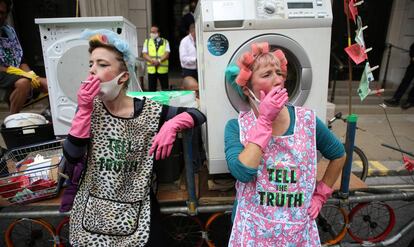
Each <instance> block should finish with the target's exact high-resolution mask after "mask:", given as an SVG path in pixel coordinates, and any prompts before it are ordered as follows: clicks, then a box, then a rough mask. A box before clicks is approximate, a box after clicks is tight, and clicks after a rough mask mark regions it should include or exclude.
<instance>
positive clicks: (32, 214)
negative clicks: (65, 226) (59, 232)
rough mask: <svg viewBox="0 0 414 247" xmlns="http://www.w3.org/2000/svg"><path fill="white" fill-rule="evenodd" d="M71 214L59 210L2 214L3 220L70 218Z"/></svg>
mask: <svg viewBox="0 0 414 247" xmlns="http://www.w3.org/2000/svg"><path fill="white" fill-rule="evenodd" d="M69 215H70V212H65V213H61V212H59V211H58V210H35V211H21V212H1V211H0V219H1V218H43V217H61V216H69Z"/></svg>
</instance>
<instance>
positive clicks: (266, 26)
mask: <svg viewBox="0 0 414 247" xmlns="http://www.w3.org/2000/svg"><path fill="white" fill-rule="evenodd" d="M195 19H196V40H197V63H198V71H199V72H198V73H199V90H200V107H201V111H203V113H205V114H206V116H207V123H206V125H205V127H204V131H203V139H204V144H205V149H206V152H207V159H208V168H209V172H210V174H217V173H227V172H228V169H227V165H226V162H225V155H224V128H225V125H226V123H227V121H228V120H230V119H232V118H237V116H238V112H239V111H246V110H249V109H250V107H249V105H248V104H246V102H244V101H242V100H241V99H240V97H239V96H238V95H237V93H236V92H235V91H234V90H232V88H231V87H230V86H229V85H228V84H227V83H226V82H225V75H224V71H225V69H226V67H227V66H228V65H229V64H230V63H235V62H236V61H237V59H238V58H239V57H240V55H241V54H243V53H244V52H245V51H248V50H250V46H251V44H252V43H255V42H264V41H266V42H269V44H270V46H271V48H272V49H276V48H278V49H281V50H283V51H284V53H285V55H286V58H287V60H288V76H287V80H286V83H285V84H286V87H287V89H288V93H289V101H290V102H291V103H292V104H294V105H298V106H305V107H308V108H312V109H314V110H315V111H316V113H317V116H318V117H319V118H320V119H322V120H325V116H326V104H327V93H328V74H329V58H330V40H331V24H332V10H331V2H330V0H255V1H253V0H200V1H199V4H198V6H197V9H196V13H195Z"/></svg>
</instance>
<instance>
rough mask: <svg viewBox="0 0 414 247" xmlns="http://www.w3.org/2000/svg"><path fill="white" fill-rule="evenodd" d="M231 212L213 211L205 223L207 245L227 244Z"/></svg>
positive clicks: (216, 246)
mask: <svg viewBox="0 0 414 247" xmlns="http://www.w3.org/2000/svg"><path fill="white" fill-rule="evenodd" d="M232 225H233V224H232V222H231V212H224V213H215V214H213V215H212V216H210V218H208V220H207V223H206V227H205V228H206V232H207V245H208V246H209V247H222V246H223V247H224V246H227V245H228V243H229V239H230V234H231V228H232Z"/></svg>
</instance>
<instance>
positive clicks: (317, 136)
mask: <svg viewBox="0 0 414 247" xmlns="http://www.w3.org/2000/svg"><path fill="white" fill-rule="evenodd" d="M251 48H252V49H251V52H246V53H244V54H243V55H242V56H241V57H240V58H239V60H238V61H237V65H229V67H228V68H227V69H226V81H227V83H230V84H231V85H232V88H233V89H234V90H236V91H237V92H238V94H239V95H240V96H241V97H242V98H244V99H245V100H247V101H248V102H249V104H250V106H251V110H250V111H247V112H240V114H239V117H238V119H237V120H236V119H233V120H230V121H229V122H228V123H227V125H226V129H225V152H226V160H227V164H228V167H229V170H230V172H231V174H232V175H233V176H234V177H235V178H236V179H237V182H236V189H237V197H236V202H235V208H234V210H233V217H234V223H233V229H232V232H231V237H230V240H229V246H320V240H319V235H318V229H317V227H316V224H315V218H316V217H317V215H318V213H319V211H320V210H321V208H322V206H323V204H324V203H325V202H326V201H327V199H328V198H329V197H330V195H331V194H332V192H333V190H332V188H331V187H332V186H333V184H334V182H335V181H336V179H337V178H338V176H339V173H340V171H341V169H342V166H343V164H344V161H345V157H344V148H343V145H342V144H341V142H340V141H339V140H338V139H337V138H336V137H335V136H334V135H333V134H332V133H331V132H330V131H329V130H328V129H327V128H326V126H325V125H324V124H323V122H322V121H321V120H319V119H318V118H317V117H316V114H315V113H314V111H312V110H309V109H306V108H303V107H297V106H293V105H290V104H288V93H287V91H286V89H285V80H286V76H287V60H286V57H285V55H284V53H283V51H282V50H275V51H270V48H269V44H268V43H255V44H253V45H252V47H251ZM317 150H319V151H321V153H322V155H323V156H325V157H326V158H327V159H329V160H330V163H329V166H328V169H327V170H326V173H325V174H324V176H323V179H322V180H321V181H318V182H317V181H316V170H317V168H316V163H317V161H316V158H317V157H316V151H317Z"/></svg>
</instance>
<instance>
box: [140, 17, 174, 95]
mask: <svg viewBox="0 0 414 247" xmlns="http://www.w3.org/2000/svg"><path fill="white" fill-rule="evenodd" d="M142 54H143V57H144V59H145V61H146V62H147V72H148V85H149V90H150V91H156V90H157V80H159V81H160V84H161V89H162V90H168V57H169V56H170V45H169V43H168V40H166V39H164V38H161V37H160V32H159V28H158V27H157V26H155V25H153V26H152V27H151V32H150V38H149V39H146V40H145V41H144V46H143V48H142Z"/></svg>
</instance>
